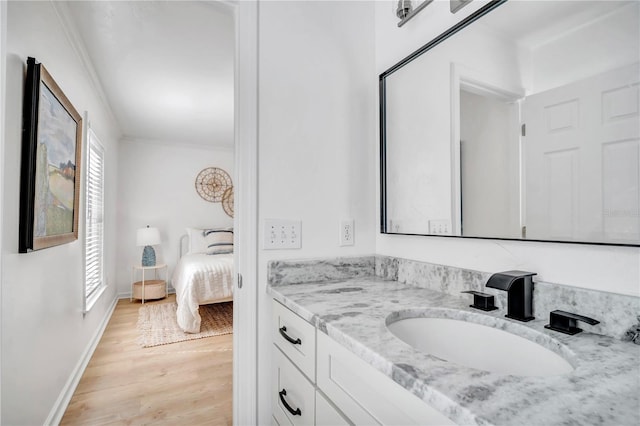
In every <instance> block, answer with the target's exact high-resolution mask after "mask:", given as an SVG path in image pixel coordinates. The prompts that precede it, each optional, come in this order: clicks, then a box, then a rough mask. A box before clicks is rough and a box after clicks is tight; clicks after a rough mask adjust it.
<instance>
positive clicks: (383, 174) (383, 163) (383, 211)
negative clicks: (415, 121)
mask: <svg viewBox="0 0 640 426" xmlns="http://www.w3.org/2000/svg"><path fill="white" fill-rule="evenodd" d="M507 1H508V0H492V1H490V2H489V3H487V4H486V5H485V6H483V7H482V8H480V9H478V10H477V11H475V12H473V13H472V14H470V15H469V16H468V17H466V18H464V19H463V20H461V21H460V22H458V23H457V24H455V25H454V26H452V27H450V28H449V29H448V30H446V31H445V32H443V33H442V34H440V35H439V36H437V37H436V38H434V39H433V40H431V41H429V42H428V43H426V44H425V45H423V46H422V47H420V48H418V49H417V50H415V51H414V52H412V53H411V54H409V55H408V56H406V57H405V58H404V59H402V60H401V61H399V62H398V63H396V64H395V65H393V66H391V67H390V68H389V69H387V70H386V71H384V72H383V73H382V74H380V76H379V78H378V90H379V102H380V118H379V119H380V233H381V234H389V235H414V236H425V237H442V238H465V239H476V240H478V239H479V240H506V241H521V242H542V243H560V244H583V245H596V246H618V247H639V246H640V244H627V243H608V242H591V241H562V240H538V239H522V238H501V237H471V236H462V235H433V234H409V233H401V232H390V231H389V230H388V229H387V184H386V182H387V159H386V148H387V137H386V85H385V84H386V78H387V77H388V76H389V75H391V74H393V73H394V72H396V71H398V70H399V69H400V68H402V67H403V66H405V65H407V64H408V63H410V62H412V61H413V60H414V59H416V58H418V57H419V56H420V55H422V54H423V53H426V52H427V51H429V50H431V49H433V48H434V47H435V46H437V45H439V44H440V43H442V42H443V41H445V40H446V39H448V38H449V37H451V36H453V35H454V34H456V33H457V32H459V31H460V30H462V29H464V28H466V27H467V26H469V25H470V24H472V23H473V22H475V21H477V20H478V19H480V18H481V17H483V16H484V15H486V14H487V13H489V12H491V11H492V10H494V9H496V8H497V7H499V6H501V5H503V4H504V3H506V2H507Z"/></svg>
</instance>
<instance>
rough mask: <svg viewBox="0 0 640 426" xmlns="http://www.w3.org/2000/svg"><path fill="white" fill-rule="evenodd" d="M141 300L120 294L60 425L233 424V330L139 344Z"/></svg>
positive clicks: (169, 300) (170, 300) (168, 300)
mask: <svg viewBox="0 0 640 426" xmlns="http://www.w3.org/2000/svg"><path fill="white" fill-rule="evenodd" d="M173 301H175V295H170V296H169V297H168V298H167V299H164V300H160V301H156V302H146V303H168V302H173ZM146 303H145V304H146ZM140 306H141V305H140V302H139V301H137V302H136V301H134V302H129V300H128V299H126V300H119V301H118V304H117V306H116V308H115V311H114V313H113V316H112V317H111V320H110V321H109V324H108V325H107V328H106V330H105V332H104V335H103V336H102V339H101V340H100V343H99V344H98V347H97V348H96V351H95V353H94V354H93V357H92V358H91V361H90V362H89V365H88V366H87V369H86V371H85V372H84V375H83V376H82V379H81V380H80V383H79V385H78V388H77V389H76V391H75V393H74V394H73V397H72V399H71V402H70V403H69V407H68V408H67V411H66V412H65V414H64V417H63V418H62V422H61V424H62V425H107V424H148V423H153V424H166V425H196V424H207V425H231V424H232V417H231V416H232V406H231V398H232V362H233V356H232V349H233V335H232V334H227V335H224V336H215V337H207V338H204V339H198V340H191V341H187V342H180V343H173V344H170V345H163V346H156V347H152V348H143V347H141V346H139V345H138V343H136V338H137V337H138V332H137V330H136V323H137V321H138V309H139V308H140Z"/></svg>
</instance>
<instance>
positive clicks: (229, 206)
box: [222, 186, 233, 217]
mask: <svg viewBox="0 0 640 426" xmlns="http://www.w3.org/2000/svg"><path fill="white" fill-rule="evenodd" d="M222 209H223V210H224V212H225V213H226V214H227V215H229V217H233V186H232V187H231V188H227V190H226V191H224V194H223V195H222Z"/></svg>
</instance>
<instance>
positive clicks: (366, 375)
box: [317, 333, 455, 426]
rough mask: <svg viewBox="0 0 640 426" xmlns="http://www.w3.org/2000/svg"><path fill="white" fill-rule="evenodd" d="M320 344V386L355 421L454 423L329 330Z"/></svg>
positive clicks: (387, 423) (378, 422)
mask: <svg viewBox="0 0 640 426" xmlns="http://www.w3.org/2000/svg"><path fill="white" fill-rule="evenodd" d="M317 344H318V388H319V389H321V390H322V392H324V393H325V395H327V397H329V398H330V399H331V401H333V402H334V403H335V404H336V406H338V407H340V410H342V412H343V413H344V414H345V415H346V416H347V417H348V418H349V419H350V420H351V421H353V422H354V423H355V424H356V425H360V424H366V425H374V424H380V425H422V426H427V425H455V423H453V422H452V421H451V420H449V419H448V418H447V417H445V416H444V415H443V414H441V413H440V412H438V411H437V410H435V409H434V408H432V407H431V406H429V405H428V404H427V403H425V402H424V401H422V400H420V399H419V398H418V397H417V396H415V395H413V394H412V393H411V392H409V391H408V390H406V389H404V388H403V387H401V386H400V385H399V384H397V383H396V382H394V381H393V380H391V379H390V378H389V377H387V376H385V375H384V374H382V373H381V372H380V371H378V370H376V369H375V368H373V367H372V366H370V365H369V364H367V363H365V362H364V361H363V360H361V359H360V358H358V357H357V356H356V355H354V354H353V353H351V352H350V351H349V350H347V349H346V348H344V347H343V346H342V345H340V344H339V343H336V342H335V341H334V340H332V339H331V338H329V336H327V335H326V334H324V333H318V342H317Z"/></svg>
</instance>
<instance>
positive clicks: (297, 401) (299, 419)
mask: <svg viewBox="0 0 640 426" xmlns="http://www.w3.org/2000/svg"><path fill="white" fill-rule="evenodd" d="M272 374H273V377H272V379H271V392H272V397H271V398H272V399H271V401H272V403H271V407H272V411H273V417H274V418H275V420H276V422H277V423H278V424H280V425H281V426H285V425H310V426H313V424H314V419H315V393H316V390H315V387H314V386H313V385H312V384H311V383H310V382H309V380H307V378H306V377H304V375H303V374H302V373H301V372H300V371H299V370H298V369H297V368H296V367H295V366H294V365H293V364H292V363H291V361H290V360H289V359H287V357H285V356H284V354H283V353H282V352H281V351H280V350H279V349H278V348H277V347H275V346H274V347H273V369H272Z"/></svg>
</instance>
